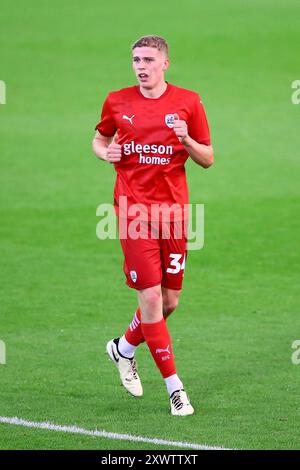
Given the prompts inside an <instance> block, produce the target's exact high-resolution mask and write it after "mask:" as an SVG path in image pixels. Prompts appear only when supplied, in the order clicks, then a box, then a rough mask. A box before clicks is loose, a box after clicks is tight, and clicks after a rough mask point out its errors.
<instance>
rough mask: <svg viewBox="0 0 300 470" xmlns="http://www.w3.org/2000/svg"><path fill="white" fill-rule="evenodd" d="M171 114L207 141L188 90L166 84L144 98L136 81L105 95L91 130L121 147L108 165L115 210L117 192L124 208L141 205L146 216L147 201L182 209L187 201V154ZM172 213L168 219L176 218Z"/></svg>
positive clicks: (200, 108) (198, 107) (196, 100)
mask: <svg viewBox="0 0 300 470" xmlns="http://www.w3.org/2000/svg"><path fill="white" fill-rule="evenodd" d="M174 114H177V115H178V116H179V119H183V120H184V121H186V123H187V126H188V134H189V135H190V137H192V138H193V139H194V140H196V141H197V142H199V143H200V144H205V145H210V135H209V128H208V123H207V119H206V115H205V111H204V108H203V105H202V102H201V100H200V98H199V95H198V94H197V93H195V92H193V91H190V90H186V89H184V88H179V87H177V86H174V85H171V84H170V83H168V84H167V89H166V91H165V92H164V93H163V94H162V95H161V96H160V97H159V98H157V99H153V98H146V97H145V96H144V95H143V94H142V93H141V91H140V88H139V86H138V85H136V86H132V87H128V88H123V89H122V90H118V91H114V92H111V93H109V95H108V96H107V98H106V100H105V102H104V105H103V109H102V114H101V121H100V122H99V123H98V124H97V126H96V129H98V131H99V132H100V133H101V134H103V135H104V136H109V137H111V136H114V135H115V134H116V139H115V142H116V143H117V144H120V145H121V146H122V159H121V161H120V162H118V163H115V165H114V166H115V170H116V172H117V179H116V184H115V190H114V199H115V207H116V211H117V213H118V212H119V201H120V199H119V198H120V196H126V197H127V205H128V207H130V206H131V205H132V204H139V205H141V204H142V205H143V207H145V208H147V211H148V214H150V210H151V207H152V206H151V205H152V204H155V205H158V204H163V203H164V204H167V205H168V206H169V207H170V206H172V205H174V204H175V205H176V206H177V207H178V206H180V207H181V210H182V208H183V207H184V206H185V205H186V204H187V203H188V188H187V182H186V175H185V167H184V164H185V162H186V160H187V158H188V152H187V151H186V149H185V147H184V145H183V144H181V143H180V142H179V140H178V138H177V137H176V134H175V132H174V130H173V122H174ZM122 200H123V199H122ZM174 207H175V206H174ZM175 212H177V215H175V217H174V218H175V219H178V218H181V217H180V216H179V215H178V211H175ZM179 212H180V211H179Z"/></svg>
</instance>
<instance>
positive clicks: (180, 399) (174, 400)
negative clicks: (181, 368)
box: [170, 390, 194, 416]
mask: <svg viewBox="0 0 300 470" xmlns="http://www.w3.org/2000/svg"><path fill="white" fill-rule="evenodd" d="M170 406H171V414H172V415H173V416H188V415H192V414H193V413H194V408H193V407H192V405H191V404H190V400H189V397H188V396H187V393H186V392H185V391H184V390H176V391H175V392H173V393H172V395H171V396H170Z"/></svg>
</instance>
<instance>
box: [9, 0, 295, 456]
mask: <svg viewBox="0 0 300 470" xmlns="http://www.w3.org/2000/svg"><path fill="white" fill-rule="evenodd" d="M299 15H300V5H299V2H298V1H297V0H286V1H279V0H275V1H271V0H252V1H251V2H248V1H243V0H228V1H226V2H223V1H221V0H210V1H203V2H199V1H196V0H194V1H192V0H187V1H186V2H180V1H174V0H173V1H171V0H166V1H164V2H161V1H158V0H154V1H153V2H151V3H149V2H148V3H146V2H145V4H143V3H142V4H141V3H140V2H134V1H132V2H130V1H129V2H121V1H115V2H99V1H88V2H84V3H82V2H79V1H77V0H75V1H72V2H71V1H69V0H68V1H64V2H59V1H58V0H53V1H52V2H48V3H47V2H38V1H34V0H28V1H27V2H25V3H24V2H20V1H16V2H13V3H12V2H9V1H7V0H2V2H1V28H0V80H3V81H5V83H6V93H7V96H6V104H5V105H0V158H1V173H0V178H1V179H0V192H1V202H0V204H1V206H0V209H1V212H0V217H1V225H0V232H1V270H0V308H1V311H0V340H2V341H5V344H6V348H7V363H6V365H0V410H1V411H0V415H1V416H12V417H13V416H16V417H19V418H23V419H27V420H32V421H49V422H52V423H55V424H64V425H75V424H76V425H77V426H80V427H83V428H86V429H91V430H93V429H96V428H98V429H105V430H106V431H111V432H118V433H128V434H133V435H140V436H146V437H149V438H161V439H167V440H175V441H187V442H194V443H199V444H207V445H210V446H224V447H229V448H243V449H297V448H299V425H300V420H299V416H300V408H299V386H300V365H295V364H293V363H292V361H291V355H292V352H293V350H292V347H291V345H292V342H293V341H294V340H296V339H300V321H299V255H298V252H299V209H300V207H299V206H300V204H299V127H300V105H298V106H297V105H293V104H292V102H291V95H292V88H291V83H292V81H293V80H296V79H300V67H299V48H298V45H299ZM151 33H154V34H160V35H162V36H165V37H166V38H167V40H168V41H169V45H170V56H171V65H170V69H169V71H168V74H167V80H168V81H170V82H171V83H174V84H177V85H179V86H183V87H186V88H190V89H193V90H196V91H198V92H199V93H200V95H201V97H202V99H203V102H204V105H205V107H206V111H207V115H208V119H209V123H210V128H211V134H212V140H213V145H214V149H215V161H216V163H215V165H214V166H213V167H212V168H210V169H209V170H207V171H205V170H202V169H201V168H200V167H198V166H196V165H195V164H194V163H193V162H189V163H188V165H187V172H188V181H189V187H190V199H191V202H193V203H196V202H202V203H204V204H205V246H204V249H203V250H201V251H194V252H191V253H190V255H189V258H188V262H187V270H186V276H185V282H184V290H183V294H182V298H181V302H180V307H179V309H178V311H177V312H176V313H175V314H174V315H173V317H171V318H170V320H169V323H168V324H169V328H170V332H171V334H172V337H173V343H174V351H175V355H176V362H177V369H178V372H179V374H180V376H181V377H182V379H183V381H184V383H185V385H186V388H187V390H188V393H189V395H190V397H191V399H192V402H193V404H194V406H195V408H196V414H195V415H194V416H193V417H188V418H183V419H180V418H179V419H177V418H174V417H171V416H169V414H168V397H167V395H166V391H165V388H164V384H163V382H162V380H161V378H160V375H159V373H158V371H157V370H156V368H155V366H154V363H153V361H152V359H151V357H150V354H149V353H148V351H147V349H146V347H145V346H142V347H141V348H140V351H139V352H138V353H137V359H138V363H139V371H140V375H141V379H142V381H143V384H144V389H145V395H144V397H143V398H142V399H140V400H134V399H131V398H130V397H129V396H128V395H126V393H125V391H124V390H123V389H122V388H121V387H120V386H119V382H118V376H117V370H116V369H115V368H114V366H113V365H112V364H111V363H110V362H109V361H108V359H107V356H106V355H105V354H104V349H105V344H106V341H107V340H109V339H111V338H112V337H114V336H116V335H120V334H122V332H123V331H124V329H125V328H126V326H127V324H128V323H129V321H130V320H131V318H132V315H133V313H134V310H135V307H136V298H135V293H134V291H132V290H130V289H128V288H127V287H126V286H125V284H124V277H123V272H122V255H121V249H120V247H119V242H118V241H102V242H101V241H99V240H98V239H97V238H96V235H95V229H96V224H97V222H98V218H97V217H96V207H97V206H98V205H99V204H100V203H101V202H111V201H112V190H113V184H114V178H115V176H114V171H113V167H112V166H110V165H108V164H105V163H104V162H100V161H98V160H97V159H96V158H95V157H94V156H93V154H92V151H91V140H92V137H93V135H94V130H93V129H94V125H95V123H96V122H97V120H98V117H99V113H100V109H101V105H102V102H103V100H104V98H105V96H106V94H107V93H108V92H109V91H111V90H115V89H119V88H122V87H124V86H129V85H131V84H134V83H135V79H134V76H133V73H132V71H131V59H130V44H132V42H133V41H134V40H135V39H136V38H138V37H139V36H141V35H143V34H151ZM297 173H298V174H297ZM179 421H180V423H179ZM0 448H1V449H43V448H46V449H150V448H152V449H161V448H162V447H160V446H155V445H150V444H149V445H145V444H138V443H129V442H122V441H117V440H115V441H112V440H108V439H99V438H95V437H85V436H79V435H71V434H66V435H65V434H62V433H55V432H50V431H43V430H37V429H27V428H23V427H16V426H12V425H4V424H0Z"/></svg>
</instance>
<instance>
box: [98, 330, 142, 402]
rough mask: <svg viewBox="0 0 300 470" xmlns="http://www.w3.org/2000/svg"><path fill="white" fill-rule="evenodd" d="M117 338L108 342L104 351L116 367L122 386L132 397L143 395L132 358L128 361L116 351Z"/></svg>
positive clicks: (134, 361)
mask: <svg viewBox="0 0 300 470" xmlns="http://www.w3.org/2000/svg"><path fill="white" fill-rule="evenodd" d="M118 343H119V338H115V339H112V340H110V341H109V342H108V343H107V345H106V351H107V354H108V355H109V357H110V359H111V360H112V361H113V363H114V364H115V365H116V366H117V368H118V369H119V373H120V378H121V382H122V385H123V386H124V387H125V388H126V390H127V391H128V392H129V393H130V394H131V395H133V396H134V397H141V396H142V395H143V387H142V384H141V380H140V378H139V376H138V373H137V364H136V360H135V359H134V358H132V359H128V358H126V357H124V356H121V354H120V353H119V351H118Z"/></svg>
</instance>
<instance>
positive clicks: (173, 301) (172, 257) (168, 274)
mask: <svg viewBox="0 0 300 470" xmlns="http://www.w3.org/2000/svg"><path fill="white" fill-rule="evenodd" d="M176 225H177V226H176ZM178 226H179V228H178ZM180 226H181V227H180ZM179 229H180V230H179ZM178 233H179V234H180V233H181V234H182V236H179V237H178ZM186 241H187V240H186V237H185V234H184V222H179V223H176V222H175V223H173V224H172V223H171V226H170V236H169V237H166V238H163V239H162V241H161V246H162V286H163V287H162V291H163V298H164V315H165V316H167V315H168V314H170V313H172V312H173V311H174V310H175V309H176V307H177V305H178V301H179V297H180V294H181V288H182V282H183V275H184V269H185V260H186V255H187V251H186V247H187V244H186ZM165 382H166V385H167V389H168V392H169V395H170V405H171V412H172V414H173V415H187V414H193V412H194V409H193V407H192V405H191V404H190V402H189V398H188V396H187V394H186V392H185V390H184V386H183V384H182V382H181V381H180V379H179V377H178V375H177V373H174V374H173V375H168V376H167V377H165Z"/></svg>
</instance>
